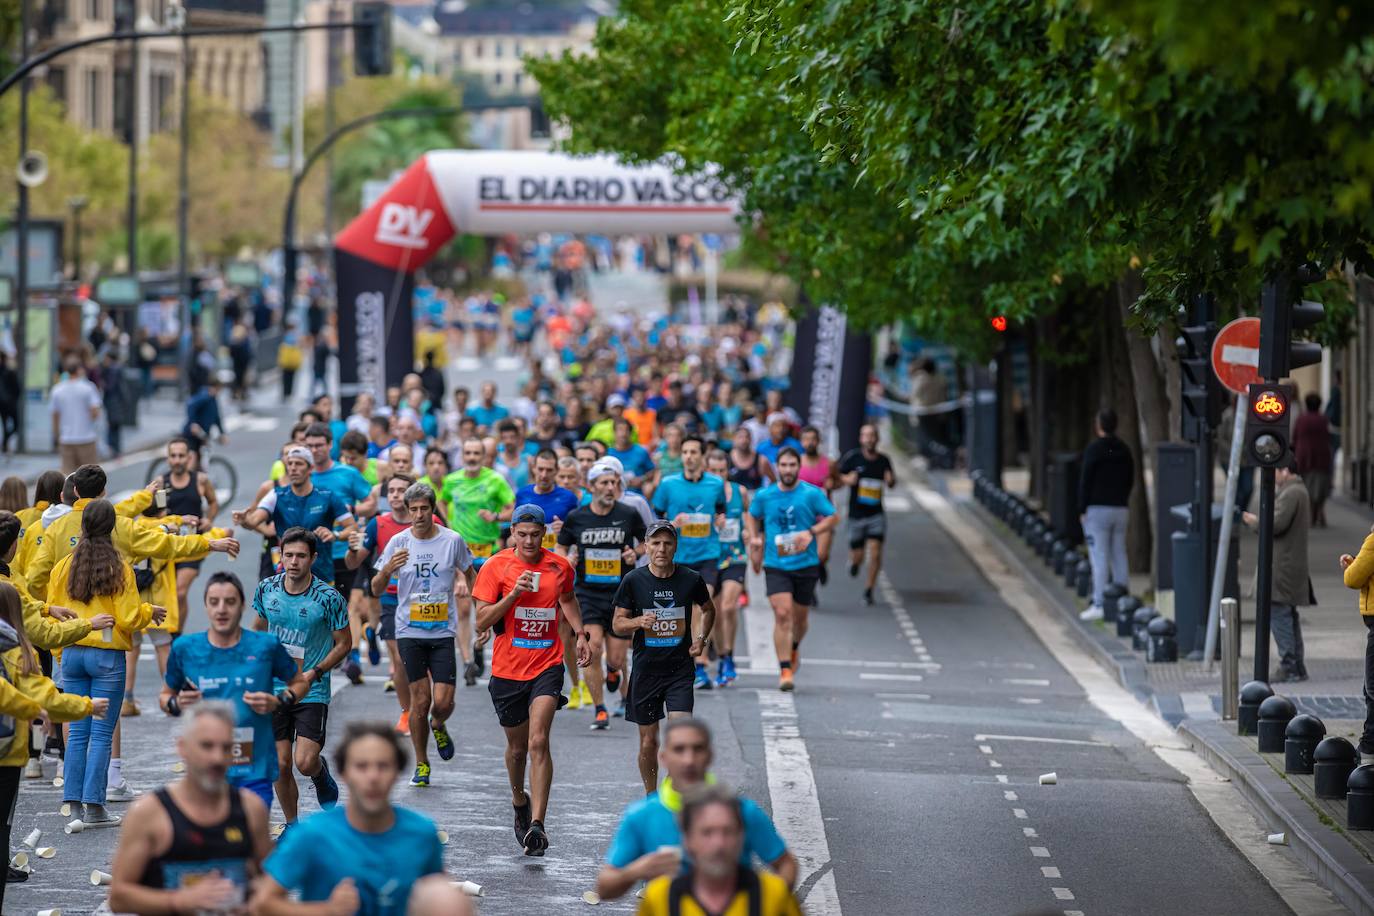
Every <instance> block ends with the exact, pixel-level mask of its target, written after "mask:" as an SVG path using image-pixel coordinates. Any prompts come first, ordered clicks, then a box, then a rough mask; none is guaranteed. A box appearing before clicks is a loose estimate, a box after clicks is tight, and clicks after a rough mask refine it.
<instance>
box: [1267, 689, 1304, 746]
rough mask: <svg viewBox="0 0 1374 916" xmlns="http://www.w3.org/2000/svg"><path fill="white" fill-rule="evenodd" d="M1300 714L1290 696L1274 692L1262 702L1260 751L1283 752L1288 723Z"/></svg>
mask: <svg viewBox="0 0 1374 916" xmlns="http://www.w3.org/2000/svg"><path fill="white" fill-rule="evenodd" d="M1297 714H1298V710H1297V708H1296V707H1295V706H1294V705H1293V701H1292V700H1290V699H1288V697H1281V696H1279V695H1278V694H1274V695H1273V696H1272V697H1270V698H1269V699H1267V700H1265V701H1264V702H1263V703H1261V704H1260V708H1259V752H1260V753H1261V754H1282V753H1283V742H1284V740H1285V734H1284V733H1285V732H1287V731H1288V723H1289V722H1292V721H1293V717H1294V716H1295V715H1297Z"/></svg>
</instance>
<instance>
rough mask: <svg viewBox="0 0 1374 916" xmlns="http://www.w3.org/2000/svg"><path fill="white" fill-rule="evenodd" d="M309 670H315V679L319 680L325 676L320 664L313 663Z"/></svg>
mask: <svg viewBox="0 0 1374 916" xmlns="http://www.w3.org/2000/svg"><path fill="white" fill-rule="evenodd" d="M309 670H310V671H313V672H314V675H315V676H314V679H315V680H317V681H318V680H319V679H320V678H322V677H324V672H323V671H321V670H320V666H319V665H311V666H310V669H309Z"/></svg>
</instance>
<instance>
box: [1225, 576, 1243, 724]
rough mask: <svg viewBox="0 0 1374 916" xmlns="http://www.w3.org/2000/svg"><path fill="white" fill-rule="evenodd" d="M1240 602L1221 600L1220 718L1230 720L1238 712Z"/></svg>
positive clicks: (1231, 599)
mask: <svg viewBox="0 0 1374 916" xmlns="http://www.w3.org/2000/svg"><path fill="white" fill-rule="evenodd" d="M1239 686H1240V602H1238V601H1236V599H1234V598H1223V599H1221V717H1222V719H1225V720H1228V721H1229V720H1231V719H1234V718H1235V717H1236V714H1237V713H1238V712H1239V710H1238V708H1237V704H1238V702H1239V699H1240V696H1239V692H1238V688H1239Z"/></svg>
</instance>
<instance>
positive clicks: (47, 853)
mask: <svg viewBox="0 0 1374 916" xmlns="http://www.w3.org/2000/svg"><path fill="white" fill-rule="evenodd" d="M33 854H34V855H36V856H38V858H40V859H51V858H52V857H53V856H55V855H57V847H56V846H39V847H38V848H37V849H35V850H34V851H33Z"/></svg>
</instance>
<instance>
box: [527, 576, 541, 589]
mask: <svg viewBox="0 0 1374 916" xmlns="http://www.w3.org/2000/svg"><path fill="white" fill-rule="evenodd" d="M542 575H543V573H537V572H532V573H530V574H529V576H530V591H532V592H537V591H539V577H540V576H542Z"/></svg>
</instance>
